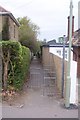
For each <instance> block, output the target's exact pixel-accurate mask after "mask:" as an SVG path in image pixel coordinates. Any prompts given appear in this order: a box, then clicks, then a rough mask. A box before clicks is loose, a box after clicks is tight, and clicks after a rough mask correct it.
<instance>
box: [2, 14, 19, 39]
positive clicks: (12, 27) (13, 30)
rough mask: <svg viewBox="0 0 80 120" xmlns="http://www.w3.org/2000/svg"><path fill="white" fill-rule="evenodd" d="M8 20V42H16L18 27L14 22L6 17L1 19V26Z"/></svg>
mask: <svg viewBox="0 0 80 120" xmlns="http://www.w3.org/2000/svg"><path fill="white" fill-rule="evenodd" d="M7 18H8V23H7V24H8V26H9V28H8V30H9V34H8V36H9V40H16V41H18V26H17V25H16V24H15V23H14V21H13V20H12V19H11V18H10V17H9V16H7V15H5V16H3V17H2V25H3V26H4V24H5V23H6V19H7Z"/></svg>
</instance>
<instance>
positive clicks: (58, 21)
mask: <svg viewBox="0 0 80 120" xmlns="http://www.w3.org/2000/svg"><path fill="white" fill-rule="evenodd" d="M79 1H80V0H73V15H74V16H75V19H74V22H75V23H74V29H75V30H77V29H78V2H79ZM0 5H1V6H2V7H4V8H5V9H7V10H8V11H10V12H12V14H13V15H14V16H15V18H18V17H25V16H27V17H28V18H29V19H31V21H32V22H33V23H35V24H37V25H38V26H39V27H40V34H39V35H38V39H39V40H44V39H46V40H47V41H49V40H53V39H56V40H57V39H58V37H61V36H63V35H67V26H68V20H67V17H68V16H69V14H70V0H0Z"/></svg>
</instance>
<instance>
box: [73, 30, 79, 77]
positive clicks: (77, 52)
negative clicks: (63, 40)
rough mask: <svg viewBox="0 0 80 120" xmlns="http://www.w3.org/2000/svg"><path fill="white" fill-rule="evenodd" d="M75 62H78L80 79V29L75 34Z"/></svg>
mask: <svg viewBox="0 0 80 120" xmlns="http://www.w3.org/2000/svg"><path fill="white" fill-rule="evenodd" d="M72 43H73V60H75V61H77V77H78V78H80V29H78V30H76V31H75V32H74V39H73V40H72Z"/></svg>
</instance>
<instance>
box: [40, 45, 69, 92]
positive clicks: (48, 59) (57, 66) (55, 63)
mask: <svg viewBox="0 0 80 120" xmlns="http://www.w3.org/2000/svg"><path fill="white" fill-rule="evenodd" d="M42 63H43V66H44V67H45V66H50V67H51V69H53V71H54V70H55V72H56V78H57V79H56V85H57V88H58V90H59V91H60V92H61V88H62V59H61V58H59V57H58V56H56V55H53V54H51V53H50V52H49V47H43V48H42ZM66 67H67V62H65V79H66Z"/></svg>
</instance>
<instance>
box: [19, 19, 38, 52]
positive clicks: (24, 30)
mask: <svg viewBox="0 0 80 120" xmlns="http://www.w3.org/2000/svg"><path fill="white" fill-rule="evenodd" d="M18 22H19V24H20V27H19V41H20V43H21V44H22V45H24V46H26V47H28V48H30V50H31V51H32V52H35V50H36V42H37V35H38V34H39V27H38V26H37V25H35V24H34V23H32V22H31V20H30V19H28V18H27V17H23V18H18Z"/></svg>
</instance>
